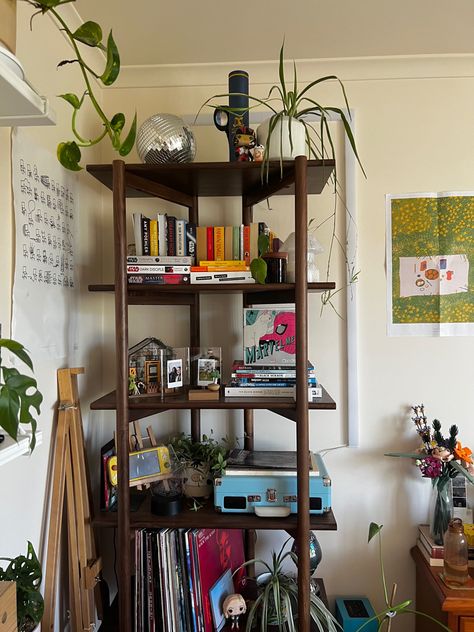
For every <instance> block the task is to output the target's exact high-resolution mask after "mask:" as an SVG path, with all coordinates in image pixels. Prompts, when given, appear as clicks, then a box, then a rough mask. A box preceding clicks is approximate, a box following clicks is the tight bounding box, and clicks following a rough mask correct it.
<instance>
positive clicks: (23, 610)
mask: <svg viewBox="0 0 474 632" xmlns="http://www.w3.org/2000/svg"><path fill="white" fill-rule="evenodd" d="M0 560H6V561H8V562H9V564H8V566H7V567H6V568H5V569H3V568H0V581H5V582H16V608H17V622H18V632H31V631H32V630H34V629H35V628H36V626H37V625H38V624H39V623H40V621H41V619H42V617H43V611H44V601H43V597H42V595H41V593H40V586H41V580H42V571H41V564H40V563H39V560H38V558H37V557H36V553H35V550H34V548H33V545H32V544H31V542H28V550H27V553H26V555H18V556H17V557H14V558H10V557H1V558H0Z"/></svg>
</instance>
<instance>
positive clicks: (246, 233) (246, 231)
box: [244, 226, 250, 266]
mask: <svg viewBox="0 0 474 632" xmlns="http://www.w3.org/2000/svg"><path fill="white" fill-rule="evenodd" d="M244 261H245V263H246V265H248V266H249V265H250V226H244Z"/></svg>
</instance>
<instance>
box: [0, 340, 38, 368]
mask: <svg viewBox="0 0 474 632" xmlns="http://www.w3.org/2000/svg"><path fill="white" fill-rule="evenodd" d="M2 347H5V349H8V351H10V352H11V353H13V354H14V355H16V357H17V358H19V359H20V360H21V361H22V362H24V363H25V364H26V366H27V367H28V368H30V369H31V370H33V362H32V361H31V358H30V356H29V355H28V353H27V351H26V349H25V347H24V346H23V345H22V344H21V343H20V342H17V341H16V340H11V339H10V338H0V350H1V348H2Z"/></svg>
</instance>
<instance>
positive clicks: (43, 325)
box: [12, 129, 77, 358]
mask: <svg viewBox="0 0 474 632" xmlns="http://www.w3.org/2000/svg"><path fill="white" fill-rule="evenodd" d="M75 180H76V176H75V174H73V173H72V172H71V173H70V172H68V171H66V170H65V169H64V168H63V167H61V165H60V164H59V162H58V160H57V158H56V155H55V154H54V153H53V152H51V151H47V150H46V149H44V148H43V147H40V146H38V145H37V144H35V142H34V141H33V140H32V137H31V135H29V134H28V132H27V131H23V130H20V129H16V130H15V131H14V133H13V135H12V182H13V204H14V216H15V243H16V248H15V274H14V285H13V318H12V329H13V337H14V338H16V339H19V340H20V341H21V342H22V343H23V344H24V345H25V346H26V347H27V348H30V349H31V348H37V349H42V350H43V351H44V352H45V353H47V354H48V355H49V356H50V357H53V358H64V357H67V356H68V355H69V352H70V351H72V349H73V348H74V346H75V342H76V331H77V325H76V316H75V314H76V309H75V301H76V279H75V263H74V255H75V252H74V233H75V228H74V227H75V213H76V209H77V199H76V186H75Z"/></svg>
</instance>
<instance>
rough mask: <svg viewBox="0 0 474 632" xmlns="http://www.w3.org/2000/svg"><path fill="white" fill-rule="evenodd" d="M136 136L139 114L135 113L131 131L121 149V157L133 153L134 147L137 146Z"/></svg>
mask: <svg viewBox="0 0 474 632" xmlns="http://www.w3.org/2000/svg"><path fill="white" fill-rule="evenodd" d="M136 136H137V114H136V113H135V116H134V117H133V121H132V125H131V127H130V131H129V132H128V134H127V138H126V139H125V140H124V141H123V143H122V145H121V146H120V149H119V154H120V155H121V156H126V155H127V154H129V153H130V152H131V151H132V149H133V146H134V144H135V138H136Z"/></svg>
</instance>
